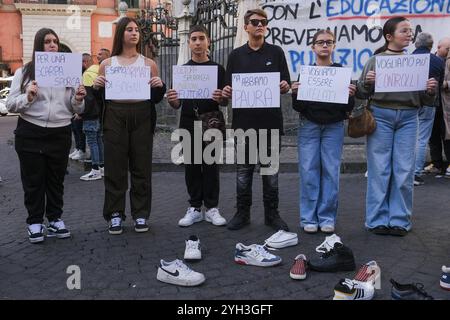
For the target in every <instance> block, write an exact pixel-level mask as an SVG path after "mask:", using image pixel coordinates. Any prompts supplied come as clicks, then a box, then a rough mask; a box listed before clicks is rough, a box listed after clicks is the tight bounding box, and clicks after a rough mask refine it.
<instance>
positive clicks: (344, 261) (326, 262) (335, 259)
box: [308, 242, 356, 272]
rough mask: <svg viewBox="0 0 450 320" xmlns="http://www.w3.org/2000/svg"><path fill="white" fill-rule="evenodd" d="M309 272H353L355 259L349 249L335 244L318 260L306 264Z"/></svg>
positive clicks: (338, 243)
mask: <svg viewBox="0 0 450 320" xmlns="http://www.w3.org/2000/svg"><path fill="white" fill-rule="evenodd" d="M308 265H309V267H310V268H311V270H315V271H319V272H338V271H354V270H355V269H356V266H355V258H354V257H353V252H352V250H351V249H350V248H348V247H346V246H344V245H343V244H342V243H340V242H336V243H335V244H334V247H333V248H332V249H331V250H330V251H328V252H325V253H323V254H322V256H321V257H320V258H315V259H312V260H310V261H309V263H308Z"/></svg>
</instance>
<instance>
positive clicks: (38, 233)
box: [27, 223, 44, 243]
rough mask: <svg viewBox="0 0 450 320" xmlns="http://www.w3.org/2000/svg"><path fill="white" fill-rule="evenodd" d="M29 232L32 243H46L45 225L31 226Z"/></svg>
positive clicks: (35, 224) (36, 224)
mask: <svg viewBox="0 0 450 320" xmlns="http://www.w3.org/2000/svg"><path fill="white" fill-rule="evenodd" d="M27 230H28V239H29V240H30V242H31V243H39V242H42V241H44V225H42V224H40V223H34V224H30V225H29V226H28V228H27Z"/></svg>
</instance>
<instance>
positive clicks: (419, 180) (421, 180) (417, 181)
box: [414, 176, 425, 186]
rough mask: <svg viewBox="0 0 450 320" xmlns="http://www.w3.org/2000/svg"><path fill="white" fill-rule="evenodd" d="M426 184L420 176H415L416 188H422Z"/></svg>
mask: <svg viewBox="0 0 450 320" xmlns="http://www.w3.org/2000/svg"><path fill="white" fill-rule="evenodd" d="M424 184H425V181H424V180H423V179H422V178H421V177H419V176H414V185H415V186H422V185H424Z"/></svg>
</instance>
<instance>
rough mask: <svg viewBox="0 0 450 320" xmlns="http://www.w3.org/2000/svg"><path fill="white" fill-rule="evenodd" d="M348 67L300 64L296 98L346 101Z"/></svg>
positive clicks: (350, 72) (349, 79) (349, 73)
mask: <svg viewBox="0 0 450 320" xmlns="http://www.w3.org/2000/svg"><path fill="white" fill-rule="evenodd" d="M351 77H352V70H351V69H350V68H339V67H320V66H301V67H300V80H299V82H300V88H299V90H298V94H297V100H305V101H317V102H331V103H342V104H347V103H348V95H349V89H348V86H349V84H350V81H351Z"/></svg>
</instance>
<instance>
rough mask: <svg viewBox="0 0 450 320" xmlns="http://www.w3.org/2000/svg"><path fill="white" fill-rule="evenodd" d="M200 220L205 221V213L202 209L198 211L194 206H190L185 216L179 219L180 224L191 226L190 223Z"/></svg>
mask: <svg viewBox="0 0 450 320" xmlns="http://www.w3.org/2000/svg"><path fill="white" fill-rule="evenodd" d="M200 221H203V213H202V212H201V211H197V210H196V209H195V208H194V207H189V208H188V209H187V211H186V214H185V215H184V217H183V218H181V219H180V221H178V225H179V226H180V227H189V226H190V225H193V224H194V223H196V222H200Z"/></svg>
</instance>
